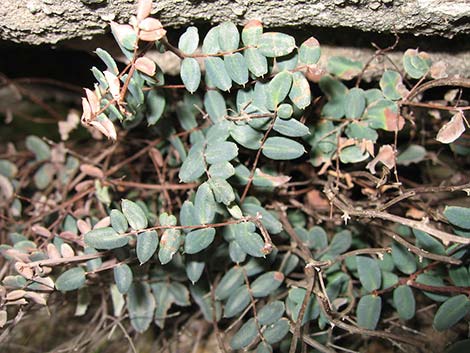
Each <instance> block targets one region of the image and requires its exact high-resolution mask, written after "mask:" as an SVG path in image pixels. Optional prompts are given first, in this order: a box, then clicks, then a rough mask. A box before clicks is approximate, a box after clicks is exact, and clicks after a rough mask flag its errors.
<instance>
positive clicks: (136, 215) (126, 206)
mask: <svg viewBox="0 0 470 353" xmlns="http://www.w3.org/2000/svg"><path fill="white" fill-rule="evenodd" d="M121 207H122V213H123V214H124V216H125V217H126V219H127V221H128V222H129V225H130V226H131V228H132V229H134V230H140V229H144V228H145V227H147V224H148V220H147V216H146V215H145V213H144V211H143V210H142V208H141V207H140V206H139V205H138V204H136V203H135V202H133V201H130V200H126V199H123V200H122V203H121Z"/></svg>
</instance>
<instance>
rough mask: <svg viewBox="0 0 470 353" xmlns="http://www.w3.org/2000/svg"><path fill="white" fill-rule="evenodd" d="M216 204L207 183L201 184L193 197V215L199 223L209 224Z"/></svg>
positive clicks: (212, 218)
mask: <svg viewBox="0 0 470 353" xmlns="http://www.w3.org/2000/svg"><path fill="white" fill-rule="evenodd" d="M216 208H217V204H216V203H215V200H214V195H213V193H212V190H211V188H210V186H209V184H208V183H203V184H201V185H200V186H199V187H198V189H197V191H196V197H195V199H194V210H195V216H196V218H197V219H198V220H199V224H209V223H211V222H212V221H213V220H214V217H215V210H216Z"/></svg>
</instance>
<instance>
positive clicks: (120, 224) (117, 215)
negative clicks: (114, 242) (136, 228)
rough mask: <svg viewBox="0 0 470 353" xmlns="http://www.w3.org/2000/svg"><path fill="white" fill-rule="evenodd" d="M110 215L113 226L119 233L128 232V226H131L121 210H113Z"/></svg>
mask: <svg viewBox="0 0 470 353" xmlns="http://www.w3.org/2000/svg"><path fill="white" fill-rule="evenodd" d="M109 217H110V219H111V227H113V229H114V230H115V231H116V232H118V233H125V232H127V228H128V227H129V224H128V223H127V219H126V217H125V216H124V214H123V213H122V212H121V211H119V210H116V209H114V210H111V213H110V214H109Z"/></svg>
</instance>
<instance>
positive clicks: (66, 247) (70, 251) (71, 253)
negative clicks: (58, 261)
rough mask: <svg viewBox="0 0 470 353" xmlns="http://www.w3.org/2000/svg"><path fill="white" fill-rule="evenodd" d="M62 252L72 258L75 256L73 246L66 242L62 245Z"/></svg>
mask: <svg viewBox="0 0 470 353" xmlns="http://www.w3.org/2000/svg"><path fill="white" fill-rule="evenodd" d="M60 253H61V254H62V257H64V258H70V257H74V256H75V251H73V249H72V247H71V246H70V245H69V244H66V243H64V244H62V245H61V246H60Z"/></svg>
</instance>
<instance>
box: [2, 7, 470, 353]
mask: <svg viewBox="0 0 470 353" xmlns="http://www.w3.org/2000/svg"><path fill="white" fill-rule="evenodd" d="M151 7H152V1H148V0H142V1H139V4H138V7H137V12H136V15H135V16H133V17H132V18H131V20H130V22H129V23H128V24H120V23H115V22H112V23H111V30H112V33H113V35H114V37H115V39H116V44H117V45H118V46H119V48H120V51H121V52H122V55H123V56H124V57H125V59H124V61H125V64H122V60H123V59H121V61H118V60H117V58H113V56H112V55H111V54H110V53H108V52H107V51H105V50H104V49H100V48H98V49H97V50H96V55H97V56H98V57H99V58H100V59H101V60H102V61H103V65H102V66H101V67H93V68H92V69H91V72H92V74H93V75H94V77H95V79H96V84H95V86H94V87H89V88H85V91H84V92H85V93H84V97H83V98H82V112H81V113H80V114H81V119H80V120H81V124H82V126H83V127H81V128H78V127H77V125H78V120H79V116H78V115H77V113H76V112H75V111H73V110H71V111H70V113H69V115H68V117H67V120H64V121H61V122H60V123H59V126H58V128H59V131H60V136H61V139H62V140H63V141H51V140H49V139H44V138H42V136H35V135H30V136H28V137H27V138H26V139H25V141H24V143H19V144H17V145H13V144H9V145H8V146H3V147H2V155H1V160H0V189H1V199H0V202H1V206H2V207H1V214H0V229H1V230H0V232H1V240H2V245H0V252H1V255H2V257H3V261H4V262H3V264H4V265H3V267H2V272H1V279H2V284H1V285H0V327H2V330H3V332H0V342H2V341H3V342H4V343H5V344H8V343H9V340H10V343H11V337H13V333H14V331H15V329H16V326H18V325H20V323H21V322H25V321H28V320H34V315H35V313H37V311H38V310H40V309H39V308H40V307H48V308H50V309H49V310H51V311H54V310H53V307H54V306H57V305H58V304H57V303H58V302H60V301H62V300H64V298H67V300H68V305H69V306H73V307H74V308H73V312H70V313H69V314H68V315H70V316H74V315H75V316H78V317H84V318H87V322H89V325H88V326H89V327H88V328H87V329H86V330H88V331H84V332H87V333H90V332H93V335H91V334H82V335H80V336H79V337H80V340H74V341H73V342H68V345H67V344H65V345H63V346H62V347H61V349H62V350H63V351H67V350H72V349H73V350H75V351H84V352H91V351H99V350H100V351H106V346H107V345H108V344H109V345H111V343H110V342H113V340H117V341H121V344H122V340H127V342H128V346H126V350H127V349H129V350H131V351H146V350H145V348H141V349H139V348H136V346H135V344H134V343H133V341H134V340H135V339H138V338H139V337H144V335H145V334H146V333H148V332H149V331H150V332H153V333H154V334H155V337H154V341H155V342H157V343H156V345H155V346H154V347H153V348H152V349H154V350H153V351H162V352H164V351H170V349H174V350H175V349H176V348H172V347H174V346H175V345H176V346H178V344H183V343H181V342H180V341H181V337H183V336H184V332H186V331H187V330H190V329H189V328H188V327H190V326H191V325H192V324H193V323H198V325H199V326H198V327H199V329H198V334H199V336H197V335H193V336H191V335H190V338H189V341H190V342H192V343H191V344H189V348H187V350H188V351H191V350H192V349H194V346H195V347H197V346H198V344H200V342H201V337H208V336H210V335H211V334H213V335H214V337H215V339H216V341H217V348H214V349H218V350H220V351H222V352H229V351H238V350H250V351H255V352H257V353H263V352H272V351H281V352H290V353H293V352H335V351H366V350H367V349H368V348H367V347H369V349H372V348H370V347H372V346H373V345H374V344H376V345H377V344H380V345H381V346H380V347H382V348H381V349H391V350H396V351H404V352H408V351H417V352H419V351H423V352H424V351H433V350H434V351H443V350H448V351H449V352H461V351H462V352H463V351H465V350H466V349H468V348H469V346H470V344H469V342H470V341H469V340H468V314H469V310H470V300H469V295H470V273H469V270H470V268H469V261H468V260H469V258H468V246H469V244H470V207H469V205H470V202H469V198H468V196H469V194H470V179H469V170H468V167H469V164H470V163H469V161H470V159H469V155H470V135H469V134H468V133H466V131H468V130H466V129H467V128H468V120H467V119H468V114H467V112H468V111H469V110H470V106H469V103H468V101H466V100H465V93H468V91H466V89H468V88H469V87H470V81H469V80H468V79H464V78H459V77H448V76H447V74H446V70H445V69H446V65H451V64H452V63H443V62H433V61H432V57H431V56H430V55H428V54H427V53H425V52H421V51H419V50H417V49H409V50H407V51H406V52H405V53H404V55H403V62H402V63H401V64H402V65H397V63H394V62H392V61H390V60H389V59H388V57H387V52H388V51H390V50H393V49H394V46H392V47H389V48H385V49H380V48H379V47H377V51H376V53H375V55H374V56H373V57H372V58H371V59H370V61H369V62H367V63H361V62H357V61H354V60H353V59H352V58H346V57H330V58H328V61H327V65H326V67H321V66H320V65H319V64H318V61H319V59H320V56H321V47H320V43H319V42H318V41H317V40H316V39H315V38H314V37H310V38H308V39H306V40H304V41H302V42H301V43H297V42H296V39H295V38H294V37H293V36H291V35H288V34H285V33H281V32H274V31H269V30H265V29H264V28H263V24H262V23H261V22H260V21H258V20H251V21H249V22H248V23H247V24H246V25H245V26H244V27H243V28H238V27H237V26H235V25H234V24H233V23H230V22H225V23H221V24H219V25H217V26H214V27H213V28H211V29H210V30H209V31H208V32H207V34H205V36H204V37H203V38H202V37H200V33H199V30H198V29H197V28H196V27H189V28H187V29H186V30H185V31H184V33H183V34H182V35H181V36H180V37H179V40H178V42H177V43H170V41H169V39H168V38H167V36H166V30H165V29H164V28H163V26H162V25H161V23H160V22H159V21H158V20H157V19H155V18H153V17H151V16H150V12H151ZM395 44H396V43H395ZM155 48H157V50H158V51H160V52H165V51H169V52H172V53H174V54H175V55H176V56H177V57H178V58H179V60H180V61H179V63H180V78H179V79H180V82H179V83H176V84H174V83H173V82H171V83H169V84H168V83H166V82H165V80H166V78H165V76H164V75H163V73H162V71H161V69H160V68H159V67H158V65H157V64H156V63H155V61H153V60H152V59H150V57H149V55H148V52H149V51H150V50H154V49H155ZM377 60H381V61H380V63H381V65H382V66H383V71H382V74H381V76H380V78H379V80H378V81H377V82H374V81H370V80H368V81H367V82H365V80H364V76H365V75H366V73H367V70H368V68H369V67H370V65H371V64H372V63H373V62H375V61H377ZM401 67H403V69H401ZM2 84H3V85H13V86H15V85H16V83H15V81H14V80H8V79H7V78H2ZM436 88H437V90H436ZM433 92H434V93H433ZM436 92H437V93H436ZM436 95H437V96H436ZM36 103H38V102H36ZM39 103H40V102H39ZM46 108H47V106H46ZM85 128H86V129H87V130H86V131H83V130H85ZM76 129H81V132H79V133H80V134H81V135H80V134H79V136H77V131H76ZM69 135H70V137H69ZM103 137H104V138H103ZM52 317H54V315H53V314H52ZM438 332H446V335H447V336H443V335H438ZM139 334H140V336H139ZM436 335H437V336H436ZM433 336H435V337H439V341H438V342H436V340H435V339H432V337H433ZM97 337H98V338H97ZM186 339H187V340H188V337H186ZM378 342H380V343H378ZM186 343H187V342H186ZM375 347H377V346H375ZM49 349H51V350H52V349H54V348H53V347H50V348H49ZM155 349H156V350H155ZM376 349H378V348H376ZM54 351H55V350H54ZM149 351H150V350H149ZM176 351H177V349H176ZM180 351H183V348H181V350H180Z"/></svg>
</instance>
